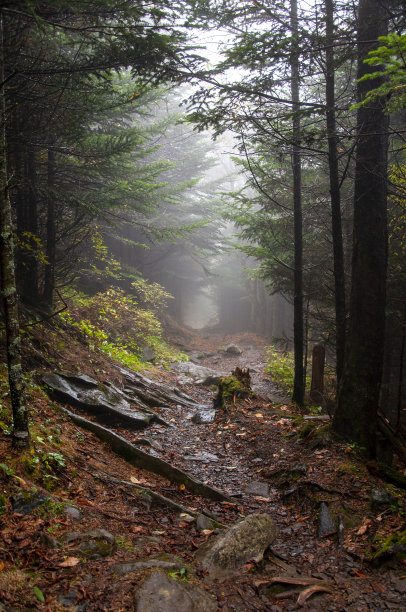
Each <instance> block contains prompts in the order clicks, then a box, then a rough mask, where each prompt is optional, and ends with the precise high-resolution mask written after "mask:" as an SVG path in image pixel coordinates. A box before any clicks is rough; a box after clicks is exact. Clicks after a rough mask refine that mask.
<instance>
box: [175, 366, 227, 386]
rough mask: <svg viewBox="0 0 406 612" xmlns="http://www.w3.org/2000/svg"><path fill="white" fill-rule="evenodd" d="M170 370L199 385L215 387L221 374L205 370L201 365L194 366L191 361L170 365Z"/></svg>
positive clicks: (208, 369)
mask: <svg viewBox="0 0 406 612" xmlns="http://www.w3.org/2000/svg"><path fill="white" fill-rule="evenodd" d="M171 369H172V370H174V371H175V372H180V373H181V374H185V375H186V376H189V377H190V378H193V380H194V381H195V382H197V381H199V382H200V383H201V384H203V385H204V384H207V385H216V384H218V382H219V380H220V378H221V376H222V375H221V374H219V373H218V372H216V371H215V370H211V369H210V368H205V367H204V366H201V365H196V364H195V363H192V362H191V361H181V362H179V363H174V364H172V365H171Z"/></svg>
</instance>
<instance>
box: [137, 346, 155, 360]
mask: <svg viewBox="0 0 406 612" xmlns="http://www.w3.org/2000/svg"><path fill="white" fill-rule="evenodd" d="M140 358H141V361H149V362H150V363H154V361H155V359H156V355H155V351H154V350H153V349H152V348H151V347H150V346H144V347H143V348H142V351H141V355H140Z"/></svg>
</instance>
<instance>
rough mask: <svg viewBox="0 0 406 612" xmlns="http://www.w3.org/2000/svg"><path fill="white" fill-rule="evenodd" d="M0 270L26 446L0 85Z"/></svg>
mask: <svg viewBox="0 0 406 612" xmlns="http://www.w3.org/2000/svg"><path fill="white" fill-rule="evenodd" d="M3 27H4V26H3V13H2V12H0V81H1V83H4V51H3V50H4V39H3ZM0 104H1V142H0V269H1V290H2V297H3V302H4V321H5V328H6V345H7V365H8V380H9V386H10V398H11V406H12V410H13V421H14V425H13V440H14V443H15V445H16V446H19V447H22V448H23V447H26V446H28V445H29V440H30V438H29V431H28V412H27V405H26V398H25V382H24V376H23V371H22V366H21V338H20V327H19V321H18V305H17V291H16V281H15V272H14V245H13V228H12V219H11V204H10V197H9V193H8V177H7V142H6V104H5V91H4V85H3V87H2V89H1V91H0Z"/></svg>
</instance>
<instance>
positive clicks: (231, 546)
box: [196, 514, 277, 578]
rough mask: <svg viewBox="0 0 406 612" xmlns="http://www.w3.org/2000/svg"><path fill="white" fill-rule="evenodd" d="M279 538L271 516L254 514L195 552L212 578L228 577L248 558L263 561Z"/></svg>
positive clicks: (211, 539)
mask: <svg viewBox="0 0 406 612" xmlns="http://www.w3.org/2000/svg"><path fill="white" fill-rule="evenodd" d="M276 535H277V529H276V526H275V524H274V522H273V520H272V519H271V517H270V516H269V515H268V514H251V515H250V516H247V517H246V518H245V519H243V520H242V521H239V522H238V523H235V524H234V525H232V527H230V529H227V531H226V532H225V533H221V534H220V535H218V536H215V537H212V538H210V540H208V542H206V544H204V545H203V546H201V547H200V548H199V550H198V551H197V553H196V560H197V561H199V562H200V563H201V564H202V565H203V567H204V568H206V569H208V570H209V574H210V575H211V576H212V577H213V578H222V577H225V576H229V575H230V574H233V573H234V572H235V571H237V570H238V569H239V568H240V567H241V565H243V564H244V563H246V562H247V561H248V560H249V559H254V560H256V561H260V560H261V559H262V557H263V555H264V552H265V550H266V549H267V548H268V547H269V546H270V545H271V544H272V542H273V541H274V540H275V538H276Z"/></svg>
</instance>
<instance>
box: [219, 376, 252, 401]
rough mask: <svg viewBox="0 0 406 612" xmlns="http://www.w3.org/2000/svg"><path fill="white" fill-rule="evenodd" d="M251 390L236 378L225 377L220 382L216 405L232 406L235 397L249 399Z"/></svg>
mask: <svg viewBox="0 0 406 612" xmlns="http://www.w3.org/2000/svg"><path fill="white" fill-rule="evenodd" d="M249 394H250V389H247V387H246V385H245V384H244V383H243V382H242V381H241V380H238V378H236V377H235V376H225V377H224V378H222V379H221V380H220V383H219V386H218V391H217V395H216V397H215V398H214V405H215V406H219V405H222V404H223V403H224V404H226V405H227V404H232V403H233V401H234V398H235V397H247V396H248V395H249Z"/></svg>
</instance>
